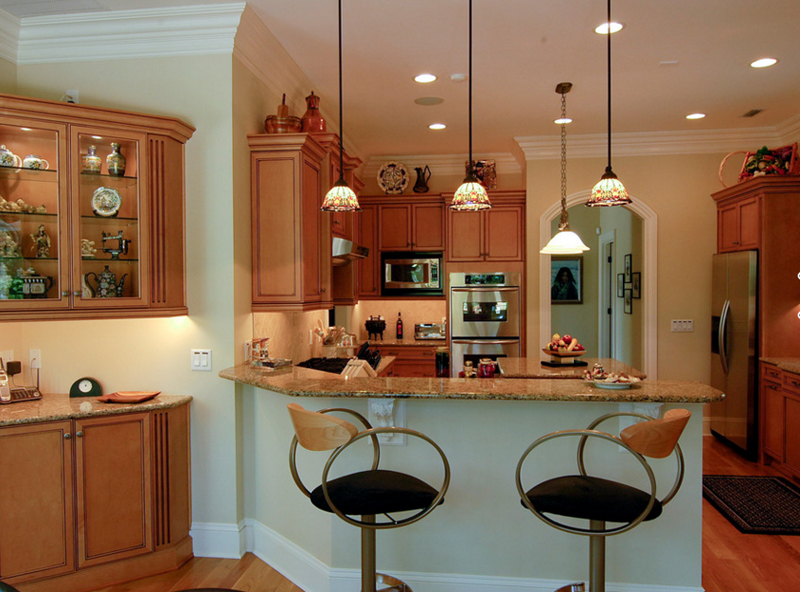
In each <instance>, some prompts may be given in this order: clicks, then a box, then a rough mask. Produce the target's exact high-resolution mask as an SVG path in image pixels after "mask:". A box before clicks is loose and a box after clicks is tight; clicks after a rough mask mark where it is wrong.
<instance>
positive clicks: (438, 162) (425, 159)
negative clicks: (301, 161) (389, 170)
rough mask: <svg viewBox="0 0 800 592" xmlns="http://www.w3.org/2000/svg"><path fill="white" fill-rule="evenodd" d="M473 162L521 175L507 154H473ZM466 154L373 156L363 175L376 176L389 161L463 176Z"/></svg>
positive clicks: (520, 169) (520, 171) (520, 168)
mask: <svg viewBox="0 0 800 592" xmlns="http://www.w3.org/2000/svg"><path fill="white" fill-rule="evenodd" d="M472 157H473V158H474V159H475V160H494V161H495V163H496V170H497V172H498V173H501V174H506V175H509V174H521V173H522V167H521V166H520V164H519V162H517V159H516V158H514V156H513V155H511V154H509V153H493V154H473V155H472ZM468 158H469V155H468V154H434V155H409V154H406V155H402V156H401V155H388V156H373V157H371V158H370V159H369V160H368V161H367V162H366V164H365V165H364V174H365V175H367V176H372V175H377V174H378V171H379V170H380V168H381V167H382V166H383V164H384V163H386V162H387V161H389V160H396V161H398V162H402V163H403V164H404V165H405V166H406V167H408V168H410V169H411V168H415V167H425V166H426V165H427V166H429V167H431V170H432V171H435V172H436V173H437V174H438V175H464V174H465V172H464V169H465V165H466V162H467V160H468Z"/></svg>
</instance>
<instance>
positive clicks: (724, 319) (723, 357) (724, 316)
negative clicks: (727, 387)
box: [717, 300, 731, 375]
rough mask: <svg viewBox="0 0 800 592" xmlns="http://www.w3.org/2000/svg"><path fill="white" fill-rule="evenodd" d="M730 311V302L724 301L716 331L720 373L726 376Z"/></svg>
mask: <svg viewBox="0 0 800 592" xmlns="http://www.w3.org/2000/svg"><path fill="white" fill-rule="evenodd" d="M730 309H731V301H730V300H725V304H723V305H722V312H721V313H720V316H719V330H718V331H717V347H718V348H719V361H720V363H721V364H722V371H723V372H724V373H725V374H726V375H727V374H728V349H727V347H726V345H727V342H728V339H727V337H728V312H730Z"/></svg>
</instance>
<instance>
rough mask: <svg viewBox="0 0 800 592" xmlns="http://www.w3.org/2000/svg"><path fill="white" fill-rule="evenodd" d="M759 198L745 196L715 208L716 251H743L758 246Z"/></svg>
mask: <svg viewBox="0 0 800 592" xmlns="http://www.w3.org/2000/svg"><path fill="white" fill-rule="evenodd" d="M760 203H761V202H760V199H759V198H756V197H745V198H741V199H736V200H733V201H732V203H731V202H728V203H727V204H726V205H725V206H721V207H719V209H718V210H717V229H718V230H717V251H718V252H720V253H728V252H731V251H745V250H749V249H756V248H758V246H759V221H760V218H761V216H760V215H759V207H760Z"/></svg>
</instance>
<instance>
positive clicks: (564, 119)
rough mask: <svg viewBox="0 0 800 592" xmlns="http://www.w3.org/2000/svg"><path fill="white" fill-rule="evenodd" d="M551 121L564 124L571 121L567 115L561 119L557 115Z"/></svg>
mask: <svg viewBox="0 0 800 592" xmlns="http://www.w3.org/2000/svg"><path fill="white" fill-rule="evenodd" d="M553 123H557V124H558V125H564V124H567V123H572V119H571V118H569V117H565V118H563V119H562V118H560V117H559V118H558V119H556V120H555V121H554V122H553Z"/></svg>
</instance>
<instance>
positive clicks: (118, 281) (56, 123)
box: [0, 95, 194, 320]
mask: <svg viewBox="0 0 800 592" xmlns="http://www.w3.org/2000/svg"><path fill="white" fill-rule="evenodd" d="M193 131H194V130H193V128H191V127H190V126H187V125H186V124H184V123H183V122H181V121H179V120H177V119H172V118H164V117H154V116H147V115H139V114H133V113H128V112H122V111H115V110H108V109H99V108H92V107H84V106H78V105H67V104H63V103H57V102H53V101H42V100H38V99H24V98H21V97H13V96H11V95H0V320H25V319H53V318H102V317H126V316H174V315H179V314H186V313H187V312H188V311H187V308H186V296H185V245H184V234H185V233H184V218H185V206H184V203H185V199H184V144H185V142H186V141H187V140H188V139H189V138H190V137H191V135H192V132H193Z"/></svg>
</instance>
